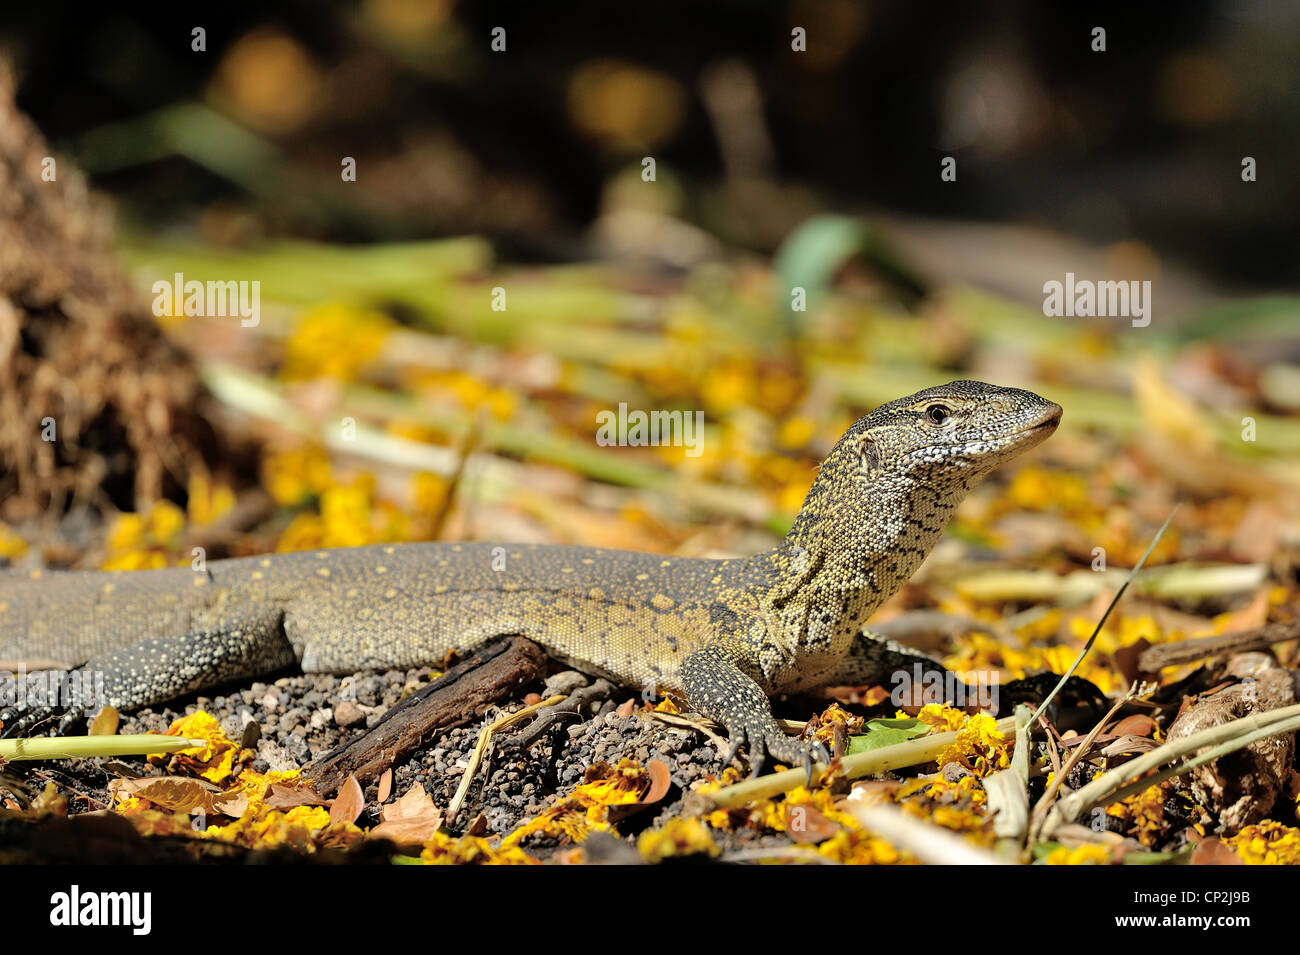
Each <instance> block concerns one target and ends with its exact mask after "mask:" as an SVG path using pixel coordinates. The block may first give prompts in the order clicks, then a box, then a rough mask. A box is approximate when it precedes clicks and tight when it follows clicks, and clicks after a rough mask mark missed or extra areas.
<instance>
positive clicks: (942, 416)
mask: <svg viewBox="0 0 1300 955" xmlns="http://www.w3.org/2000/svg"><path fill="white" fill-rule="evenodd" d="M925 416H926V417H927V418H929V419H930V421H931V422H933V423H934V424H943V423H944V422H945V421H947V420H948V419H949V418H950V417H951V416H952V412H951V411H949V410H948V409H947V408H945V407H944V406H943V405H930V407H928V408H926V409H925Z"/></svg>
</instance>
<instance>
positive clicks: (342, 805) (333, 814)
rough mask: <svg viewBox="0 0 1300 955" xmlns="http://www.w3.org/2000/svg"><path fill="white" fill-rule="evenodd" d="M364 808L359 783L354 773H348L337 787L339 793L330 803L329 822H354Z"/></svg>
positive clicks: (364, 799)
mask: <svg viewBox="0 0 1300 955" xmlns="http://www.w3.org/2000/svg"><path fill="white" fill-rule="evenodd" d="M365 808H366V797H365V794H364V793H362V791H361V784H360V783H359V782H357V777H356V775H355V774H354V775H350V776H348V778H347V780H346V781H345V782H344V783H343V785H342V786H340V787H339V794H338V795H337V796H335V797H334V802H333V803H331V804H330V822H331V823H332V824H338V823H352V822H356V821H357V818H358V817H359V816H360V815H361V813H362V812H363V811H365Z"/></svg>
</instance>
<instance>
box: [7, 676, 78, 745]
mask: <svg viewBox="0 0 1300 955" xmlns="http://www.w3.org/2000/svg"><path fill="white" fill-rule="evenodd" d="M68 682H69V677H68V673H66V672H63V673H61V674H60V679H59V683H58V686H59V699H60V700H68V699H69V698H70V697H69V695H68V692H67V688H68ZM55 717H59V722H58V724H57V725H56V726H55V727H54V728H53V733H52V735H54V736H66V735H67V733H68V732H69V730H71V729H72V728H73V727H75V726H76V725H77V724H78V723H80V722H82V721H83V720H84V719H85V718H86V710H85V707H83V706H79V705H75V704H72V703H44V702H36V701H35V700H32V699H28V698H27V695H26V693H25V692H23V691H21V690H20V694H19V697H18V702H17V703H14V704H12V705H10V706H6V707H4V708H3V709H0V724H2V725H3V729H0V739H12V738H14V737H17V736H31V735H34V734H32V733H30V732H28V731H29V730H31V729H32V728H33V727H37V726H40V725H41V724H42V723H46V722H48V721H49V720H52V719H54V718H55Z"/></svg>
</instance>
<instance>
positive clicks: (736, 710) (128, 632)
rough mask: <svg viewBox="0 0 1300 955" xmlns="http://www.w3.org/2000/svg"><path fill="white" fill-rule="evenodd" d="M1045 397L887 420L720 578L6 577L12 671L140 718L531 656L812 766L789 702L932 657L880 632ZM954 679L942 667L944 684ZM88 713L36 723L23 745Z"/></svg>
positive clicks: (256, 561)
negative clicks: (174, 706) (783, 717)
mask: <svg viewBox="0 0 1300 955" xmlns="http://www.w3.org/2000/svg"><path fill="white" fill-rule="evenodd" d="M1060 417H1061V408H1060V406H1058V405H1056V404H1055V403H1053V402H1051V401H1048V400H1046V399H1044V398H1041V397H1039V396H1038V395H1036V394H1033V393H1031V392H1028V391H1023V390H1020V389H1016V388H1003V387H997V386H994V385H989V384H985V383H983V382H979V381H954V382H951V383H949V384H946V385H940V386H938V387H934V388H927V389H925V390H924V391H920V392H917V393H916V394H914V395H910V396H908V397H906V398H900V399H898V400H897V401H891V402H889V403H888V404H884V405H881V406H880V407H878V408H876V409H875V410H874V411H872V412H871V413H869V414H867V415H865V416H864V417H862V418H859V419H858V420H857V421H856V422H855V423H854V424H853V425H852V426H851V427H850V428H849V429H848V431H847V432H845V434H844V435H843V437H841V438H840V439H839V441H838V442H837V443H836V444H835V446H834V447H833V448H832V450H831V451H830V453H829V455H828V456H827V457H826V459H825V461H824V462H823V463H822V465H821V467H820V468H819V469H818V471H817V474H816V477H815V479H814V480H813V483H812V486H811V488H810V490H809V491H808V494H807V497H806V499H805V500H804V503H803V507H802V508H801V509H800V511H799V513H798V515H797V516H796V518H795V520H794V523H793V525H792V526H791V528H790V531H789V533H788V534H787V535H786V537H785V539H784V540H782V541H781V542H780V543H779V544H777V545H776V546H775V547H774V548H773V549H771V550H768V551H765V552H763V553H759V554H755V555H753V556H750V557H742V558H734V559H705V558H686V557H675V556H669V555H662V554H647V553H634V552H631V551H622V550H607V549H601V548H590V547H570V546H557V545H500V544H492V543H449V542H434V543H408V544H392V545H373V546H367V547H355V548H343V549H336V550H320V551H304V552H297V553H282V554H274V555H268V556H263V557H247V558H236V559H230V560H218V561H212V562H210V563H208V564H207V566H206V568H204V569H203V570H202V571H195V570H191V569H190V568H186V567H177V568H170V569H163V570H142V571H119V572H95V571H87V572H40V571H35V572H32V573H30V574H29V575H27V574H11V575H0V668H4V667H9V668H14V667H16V666H17V665H18V664H19V663H23V664H24V665H26V666H27V667H28V668H31V667H32V666H33V665H36V664H43V665H44V666H47V667H49V666H52V665H53V666H56V667H58V668H67V669H76V668H80V669H81V670H82V672H85V673H94V674H95V675H97V676H100V677H102V690H103V696H104V700H103V701H100V702H108V703H111V704H112V705H113V706H115V707H117V708H119V709H132V708H137V707H141V706H145V705H149V704H154V703H159V702H163V701H166V700H168V699H171V698H174V697H177V696H180V695H182V694H185V693H188V692H193V691H196V690H203V689H207V688H210V687H213V686H215V685H218V684H221V683H224V682H230V681H234V680H238V679H242V678H248V677H253V676H258V675H263V674H267V673H270V672H273V671H276V670H278V669H281V668H283V667H285V666H289V665H292V664H294V663H297V664H299V665H300V666H301V667H302V669H303V670H304V671H307V672H349V673H350V672H353V671H356V670H361V669H372V668H373V669H386V668H394V667H397V668H401V667H413V666H419V665H423V664H438V663H441V662H442V661H443V660H444V658H445V655H446V653H447V652H448V651H449V650H451V649H453V648H454V649H456V650H460V651H468V650H472V649H473V648H475V647H477V646H479V645H481V644H483V643H485V642H487V641H489V640H492V639H495V638H497V637H501V636H504V635H510V634H520V635H523V636H526V637H529V638H531V639H532V640H534V641H536V642H537V643H539V644H540V645H541V646H542V647H543V648H544V649H545V650H546V651H547V652H548V653H549V654H550V655H551V656H552V657H554V658H556V659H558V660H560V661H563V662H564V663H566V664H569V665H571V666H573V667H575V668H577V669H580V670H584V671H587V672H590V673H594V674H598V675H602V676H605V677H609V678H612V679H614V680H616V681H618V682H620V683H623V684H627V685H632V686H638V687H643V686H648V685H654V686H656V687H658V688H659V689H661V690H669V691H674V692H679V693H682V694H684V695H685V696H686V698H687V699H688V700H689V702H690V704H691V705H692V706H693V707H694V708H695V709H696V710H698V711H699V712H700V713H702V714H704V715H705V716H708V717H711V718H713V719H715V720H717V721H718V722H720V723H722V724H723V725H724V726H725V727H726V728H727V731H728V734H729V742H730V746H731V752H730V753H729V754H728V759H727V761H728V762H730V760H731V758H732V757H734V755H735V753H736V752H737V750H738V749H739V747H740V746H742V745H746V744H747V745H748V751H749V756H750V764H751V767H752V768H753V771H754V772H755V773H757V772H758V771H759V770H760V768H761V766H762V764H763V762H764V759H765V755H770V756H772V757H773V758H775V759H777V760H780V761H782V762H785V763H791V764H795V763H798V762H800V761H802V762H804V763H805V764H808V765H810V764H811V763H810V760H811V753H812V752H814V750H811V749H810V748H809V746H808V745H807V744H804V743H801V742H800V741H798V740H796V739H793V738H791V737H788V736H786V735H785V734H784V733H783V732H782V731H781V729H780V728H779V726H778V724H777V723H776V721H775V720H774V718H773V716H772V711H771V707H770V704H769V701H768V697H769V696H770V695H772V694H777V693H785V692H790V691H795V690H802V689H809V688H813V687H817V686H824V685H862V684H866V683H869V682H872V681H873V680H876V679H878V678H879V677H880V676H881V675H882V674H885V673H888V671H890V670H893V669H897V668H906V669H908V670H910V669H911V667H912V666H913V664H914V663H916V662H922V663H923V665H924V666H926V667H927V668H930V667H940V665H939V664H938V663H935V662H934V661H932V660H931V659H930V658H929V657H926V656H924V655H922V654H919V653H917V652H916V651H913V650H909V649H907V648H906V647H903V646H900V645H897V644H894V643H892V642H890V641H887V640H885V639H884V638H882V637H878V636H875V635H872V634H870V633H868V632H865V631H864V630H863V625H864V624H865V623H866V622H867V619H868V618H869V617H870V616H871V614H872V613H873V612H874V611H875V609H876V608H877V607H879V606H880V604H881V603H882V602H883V601H884V600H885V599H886V598H888V597H889V596H890V595H891V594H893V593H894V592H895V591H896V590H898V588H899V587H900V586H901V585H902V584H903V582H904V581H906V580H907V579H908V577H910V576H911V575H912V573H913V571H915V570H916V568H917V567H918V566H919V565H920V563H921V561H922V560H923V559H924V558H925V556H926V555H927V554H928V553H929V551H930V549H931V548H932V547H933V546H934V545H935V543H936V542H937V541H938V539H939V537H940V535H941V533H942V532H943V529H944V527H945V525H946V524H947V522H948V519H949V517H950V515H951V514H952V512H953V510H954V508H956V506H957V504H958V503H959V502H960V501H961V500H962V498H963V497H964V496H965V494H966V492H967V491H968V490H969V489H970V488H971V487H972V486H973V485H974V484H975V483H976V482H977V481H979V480H980V479H981V478H982V477H983V476H984V475H985V474H987V473H988V472H989V471H990V470H991V469H992V468H993V467H994V466H996V465H998V464H1000V463H1001V462H1004V461H1007V460H1008V459H1010V458H1012V457H1014V456H1016V455H1018V454H1020V453H1021V452H1023V451H1025V450H1027V449H1029V448H1032V447H1034V446H1035V445H1037V444H1039V443H1040V442H1041V441H1043V440H1044V439H1045V438H1046V437H1047V436H1048V435H1050V434H1052V433H1053V431H1055V429H1056V426H1057V423H1058V422H1059V420H1060ZM940 668H941V667H940ZM59 712H63V713H64V718H63V720H62V722H61V724H60V726H59V730H60V731H64V730H66V728H67V727H68V726H70V725H71V723H72V722H74V721H75V720H76V719H77V718H79V717H80V716H82V715H83V713H82V712H81V711H80V710H79V709H78V708H76V707H72V708H60V709H59V710H56V709H55V708H54V707H51V706H43V705H31V704H24V705H15V706H11V707H9V708H7V709H5V710H4V711H0V721H3V722H4V723H5V724H6V725H5V729H4V733H5V735H12V734H15V733H19V732H22V731H24V730H27V729H29V728H30V727H32V726H33V725H34V724H35V723H37V722H38V721H43V720H46V719H49V718H50V717H52V716H54V715H58V713H59Z"/></svg>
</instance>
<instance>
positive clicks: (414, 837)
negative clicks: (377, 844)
mask: <svg viewBox="0 0 1300 955" xmlns="http://www.w3.org/2000/svg"><path fill="white" fill-rule="evenodd" d="M380 812H381V815H382V816H383V818H384V821H383V822H381V823H380V824H379V825H377V826H375V828H373V829H371V830H370V832H369V833H368V834H369V835H371V836H378V837H381V838H384V839H391V840H393V841H394V842H397V843H425V842H428V841H429V840H430V839H432V838H433V834H434V833H435V832H437V831H438V829H440V828H441V827H442V819H443V814H442V810H441V809H439V808H438V807H437V806H435V805H434V804H433V800H432V799H431V798H430V797H429V794H428V793H427V792H425V791H424V787H423V786H419V785H416V786H412V787H411V788H410V789H408V790H407V791H406V795H404V796H402V798H400V799H399V800H397V802H395V803H390V804H389V805H387V806H384V807H383V809H382V810H380Z"/></svg>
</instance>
